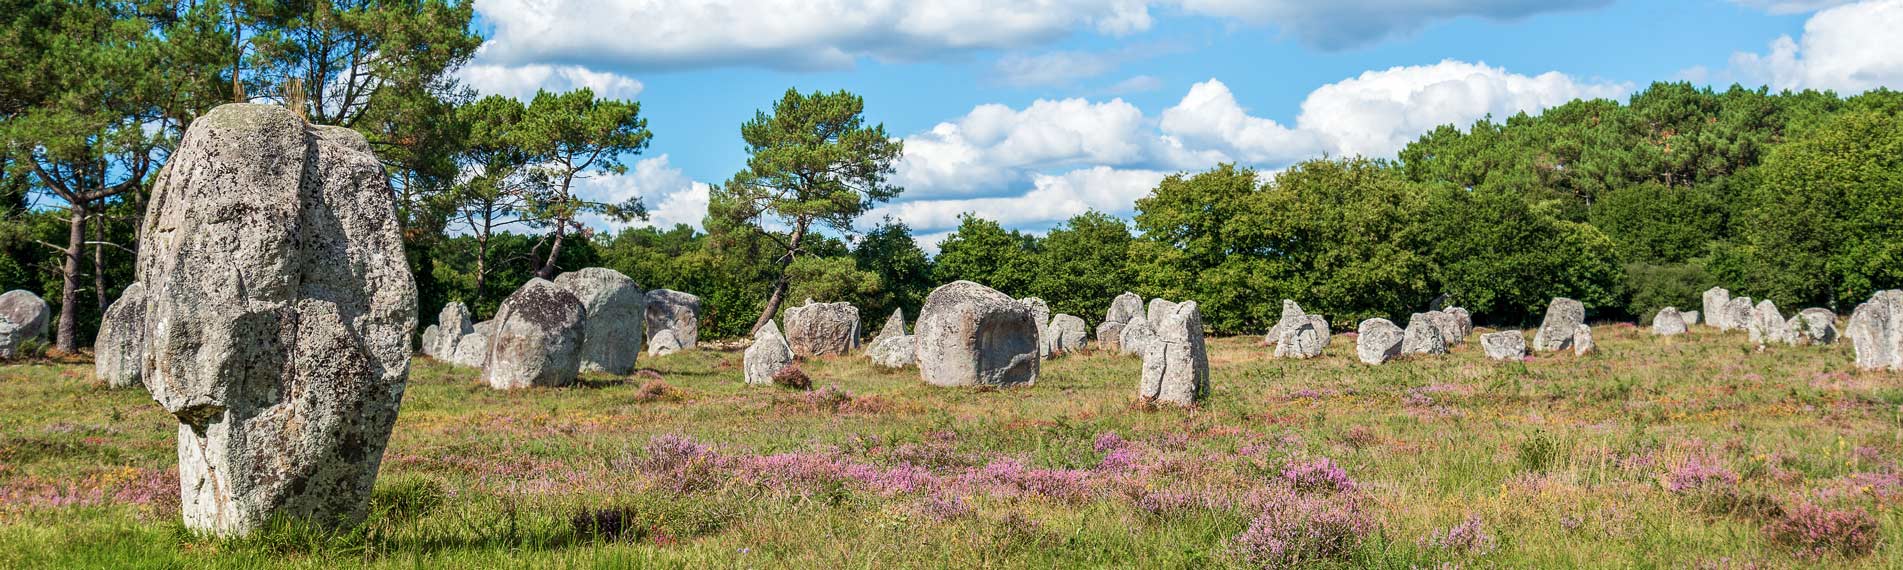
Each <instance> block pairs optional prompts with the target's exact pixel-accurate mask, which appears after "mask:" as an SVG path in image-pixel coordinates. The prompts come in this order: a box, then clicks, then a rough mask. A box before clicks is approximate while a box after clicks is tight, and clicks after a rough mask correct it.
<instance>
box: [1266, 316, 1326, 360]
mask: <svg viewBox="0 0 1903 570" xmlns="http://www.w3.org/2000/svg"><path fill="white" fill-rule="evenodd" d="M1276 326H1282V325H1276ZM1328 336H1329V335H1328V320H1327V319H1324V318H1322V316H1321V315H1302V316H1300V317H1296V318H1295V320H1294V321H1293V322H1290V323H1288V326H1285V327H1282V334H1281V337H1280V338H1277V339H1276V341H1275V357H1276V358H1295V359H1305V358H1314V357H1317V356H1321V355H1322V349H1325V348H1328Z"/></svg>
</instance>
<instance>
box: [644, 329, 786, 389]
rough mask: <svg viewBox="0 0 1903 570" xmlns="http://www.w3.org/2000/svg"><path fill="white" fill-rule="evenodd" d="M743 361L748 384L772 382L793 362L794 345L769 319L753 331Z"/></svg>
mask: <svg viewBox="0 0 1903 570" xmlns="http://www.w3.org/2000/svg"><path fill="white" fill-rule="evenodd" d="M669 336H672V335H669ZM742 361H743V363H744V364H745V366H744V367H743V368H745V374H746V380H747V383H748V384H753V385H756V386H764V385H767V384H772V383H773V373H775V372H779V371H780V369H781V368H786V367H787V366H790V365H792V364H793V347H792V346H791V345H789V344H787V342H786V336H784V335H781V334H780V325H779V324H778V323H775V322H773V321H770V320H769V321H767V322H766V326H763V327H760V330H757V331H753V346H749V347H747V352H746V354H745V355H744V357H743V358H742Z"/></svg>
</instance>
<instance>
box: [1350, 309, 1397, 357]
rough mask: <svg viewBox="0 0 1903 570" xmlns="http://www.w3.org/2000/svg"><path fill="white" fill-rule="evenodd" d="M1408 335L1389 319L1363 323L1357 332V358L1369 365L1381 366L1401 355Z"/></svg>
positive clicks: (1369, 320)
mask: <svg viewBox="0 0 1903 570" xmlns="http://www.w3.org/2000/svg"><path fill="white" fill-rule="evenodd" d="M1406 337H1407V333H1406V332H1404V331H1402V330H1401V327H1397V326H1394V322H1393V321H1389V320H1387V319H1368V320H1365V321H1361V326H1360V328H1358V329H1356V330H1355V357H1357V358H1360V359H1361V361H1362V362H1364V363H1367V364H1381V363H1384V362H1387V361H1389V360H1393V359H1394V357H1396V356H1400V355H1401V345H1402V344H1404V341H1405V340H1406Z"/></svg>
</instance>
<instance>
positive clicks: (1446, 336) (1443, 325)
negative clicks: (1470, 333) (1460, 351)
mask: <svg viewBox="0 0 1903 570" xmlns="http://www.w3.org/2000/svg"><path fill="white" fill-rule="evenodd" d="M1422 315H1423V316H1425V317H1426V318H1427V323H1428V324H1430V325H1434V332H1438V333H1440V339H1441V342H1444V343H1446V344H1447V346H1448V348H1452V347H1454V346H1458V345H1460V344H1461V343H1464V342H1466V336H1467V333H1466V332H1464V331H1462V330H1461V327H1460V320H1459V319H1457V318H1455V317H1454V315H1453V314H1452V313H1449V312H1447V311H1445V310H1441V311H1428V312H1426V313H1422Z"/></svg>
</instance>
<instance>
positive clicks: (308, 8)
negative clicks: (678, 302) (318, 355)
mask: <svg viewBox="0 0 1903 570" xmlns="http://www.w3.org/2000/svg"><path fill="white" fill-rule="evenodd" d="M472 14H473V11H472V9H471V6H470V4H469V3H468V2H464V1H441V0H419V1H411V2H325V3H315V4H310V3H283V2H258V1H250V0H223V1H220V0H214V1H209V2H193V3H165V2H113V1H107V0H87V1H79V2H57V3H49V2H30V1H21V0H0V254H4V257H0V289H13V288H24V289H29V290H32V291H35V292H37V293H39V294H40V295H41V296H42V297H44V298H46V299H47V301H48V302H49V303H52V304H53V305H55V307H56V311H57V315H58V317H57V318H56V321H58V324H57V330H58V331H59V333H60V334H59V335H58V336H59V339H60V340H61V341H62V342H61V344H62V348H68V349H71V348H80V347H84V346H85V345H88V344H90V343H91V338H92V336H93V334H94V331H95V330H96V329H97V327H98V323H97V321H98V318H99V315H100V314H101V313H102V312H103V310H104V308H105V307H106V306H107V304H109V303H110V302H111V301H112V300H113V299H114V298H115V297H116V296H117V294H118V292H119V291H121V290H122V289H123V288H124V287H125V286H126V285H127V284H129V283H130V282H131V280H132V279H133V275H132V265H133V262H134V259H135V256H136V247H137V243H136V238H137V224H138V221H139V220H140V219H141V217H142V216H143V214H144V212H143V209H144V198H145V195H146V194H147V193H148V192H149V191H150V185H151V183H152V181H153V180H154V179H155V178H156V174H157V172H158V171H159V170H160V169H161V168H162V167H163V165H164V161H165V159H166V157H167V156H169V153H170V151H171V149H173V148H174V147H175V146H176V144H177V141H178V138H179V137H180V136H181V135H182V133H183V132H184V129H185V128H186V126H187V125H189V124H190V121H191V120H192V118H193V117H196V116H198V115H200V114H202V113H203V112H205V111H206V110H209V109H210V108H211V107H213V106H216V105H218V104H221V103H225V102H229V101H233V100H243V101H255V102H273V103H278V104H284V105H287V106H291V107H293V108H295V109H297V110H299V111H300V112H301V113H302V114H303V115H304V116H306V117H309V118H310V119H311V120H312V121H314V122H320V123H332V124H340V125H345V126H349V127H352V128H355V129H358V130H359V131H361V132H363V133H364V134H365V135H366V136H367V137H368V138H369V140H370V141H371V142H372V144H373V146H374V147H375V148H376V149H377V151H378V153H379V156H380V157H381V158H382V160H383V161H384V163H385V165H386V167H387V170H388V172H389V175H390V179H391V182H392V188H393V190H394V191H395V192H396V193H397V195H398V196H397V197H398V207H399V211H398V217H399V221H400V222H401V223H402V224H403V226H404V230H405V231H404V237H405V248H406V250H407V252H408V254H409V256H410V265H411V267H412V268H414V270H415V271H416V277H417V282H418V286H419V297H420V299H419V301H420V305H421V306H420V312H421V313H423V315H422V318H423V322H429V320H430V318H431V315H433V314H434V313H435V311H436V308H437V307H440V306H442V304H443V303H445V302H448V301H454V300H460V301H464V302H467V303H469V304H470V305H471V306H472V307H473V308H474V309H475V312H476V314H477V317H478V318H486V317H488V316H490V315H492V314H493V313H494V311H495V309H496V307H497V306H498V305H499V304H500V303H501V302H502V301H503V299H505V298H506V297H507V296H508V295H509V293H510V292H511V291H513V290H515V289H516V288H518V287H520V286H521V284H522V283H523V282H525V281H526V280H528V279H530V278H531V277H533V276H536V275H538V274H539V275H541V276H544V277H547V276H551V275H553V274H554V273H557V272H559V271H564V270H569V269H576V268H581V267H587V266H595V265H599V266H606V267H610V268H613V269H616V270H619V271H621V272H623V273H625V274H627V275H628V276H630V277H632V278H634V279H635V281H636V282H637V283H639V284H640V285H641V286H643V287H646V288H669V289H676V290H681V291H687V292H691V293H694V294H696V295H699V296H701V297H702V299H703V301H704V303H705V307H704V308H705V310H704V312H703V316H704V318H705V322H704V323H702V326H703V330H706V331H708V333H709V335H710V336H713V337H726V336H742V335H746V334H748V333H749V332H750V331H751V330H752V329H753V327H755V326H757V324H758V323H760V322H763V319H767V318H773V317H776V316H778V315H780V314H782V312H783V311H784V309H785V308H786V307H787V306H791V305H794V304H797V303H800V302H803V301H804V300H805V299H807V298H811V299H814V300H818V301H846V302H850V303H853V304H854V305H856V306H858V307H859V308H860V314H861V316H862V317H863V318H864V319H865V320H866V322H867V325H868V326H867V329H868V330H871V329H872V328H873V327H874V326H876V325H877V324H878V323H879V321H882V320H883V319H884V318H885V316H886V315H889V314H891V312H892V311H894V310H904V311H906V312H907V314H908V315H912V316H916V314H917V310H918V307H919V305H920V304H921V303H922V302H923V300H924V298H925V296H926V295H927V294H928V293H929V292H930V291H931V289H932V288H933V287H934V286H936V285H939V284H942V283H945V282H948V281H951V280H956V279H966V280H971V281H976V282H979V283H983V284H986V285H989V286H992V287H995V288H997V289H999V290H1002V291H1004V292H1005V293H1007V294H1010V295H1012V296H1014V297H1026V296H1037V297H1040V298H1043V299H1044V300H1045V301H1046V302H1048V303H1049V304H1050V305H1051V307H1052V309H1053V311H1054V312H1057V313H1068V314H1073V315H1077V316H1080V317H1083V318H1084V319H1085V320H1086V322H1087V323H1088V325H1089V326H1093V327H1094V326H1095V325H1096V324H1097V322H1096V321H1097V320H1098V319H1100V318H1101V315H1102V314H1103V312H1104V310H1105V309H1106V308H1107V305H1108V303H1109V301H1110V299H1111V298H1112V297H1114V296H1115V295H1117V294H1118V293H1121V292H1124V291H1134V292H1136V293H1139V294H1142V295H1144V296H1146V297H1165V298H1170V299H1194V300H1197V301H1199V302H1200V303H1201V305H1202V308H1203V311H1204V317H1205V323H1206V324H1207V326H1208V327H1209V328H1210V329H1211V330H1213V331H1214V332H1217V333H1221V334H1241V333H1259V332H1261V331H1263V330H1265V329H1267V328H1268V327H1269V326H1270V325H1271V324H1272V323H1273V322H1274V320H1275V319H1276V318H1277V316H1278V315H1279V313H1280V301H1281V300H1282V299H1285V298H1287V299H1294V300H1297V301H1299V302H1300V303H1301V304H1302V305H1303V306H1304V307H1305V308H1307V309H1308V310H1310V311H1314V312H1319V313H1321V314H1323V315H1326V316H1328V317H1329V318H1330V320H1331V321H1332V322H1333V323H1335V327H1336V328H1337V329H1338V330H1339V329H1347V328H1352V327H1353V326H1354V324H1355V322H1356V321H1359V320H1361V319H1364V318H1368V317H1388V318H1393V319H1405V318H1406V317H1407V316H1408V314H1410V313H1412V312H1416V311H1421V310H1424V309H1426V308H1428V307H1430V306H1431V305H1433V304H1434V303H1435V302H1436V301H1437V300H1438V301H1440V302H1445V303H1452V304H1458V305H1461V306H1465V307H1467V308H1468V309H1470V310H1471V311H1473V312H1474V313H1475V315H1476V317H1477V318H1478V319H1480V320H1481V321H1482V322H1489V323H1494V324H1501V325H1519V324H1525V323H1529V322H1531V321H1534V320H1537V319H1538V318H1539V316H1540V313H1541V311H1543V310H1544V307H1545V306H1546V304H1547V302H1548V301H1549V300H1550V299H1551V298H1552V297H1555V296H1568V297H1573V298H1576V299H1579V300H1580V301H1582V302H1584V303H1585V304H1586V306H1587V307H1588V309H1589V311H1591V313H1592V314H1593V315H1594V316H1595V317H1597V318H1624V319H1633V318H1638V319H1643V318H1645V317H1647V316H1649V315H1650V314H1651V313H1652V312H1653V311H1655V310H1657V309H1658V308H1659V307H1662V306H1666V305H1676V306H1679V307H1691V306H1695V305H1697V304H1698V300H1699V298H1698V296H1699V293H1700V292H1701V291H1702V290H1703V289H1705V288H1707V287H1710V286H1713V285H1723V286H1726V287H1728V288H1730V289H1731V290H1732V291H1733V292H1734V293H1737V294H1741V295H1749V296H1752V297H1756V298H1769V299H1772V300H1774V301H1776V302H1777V303H1778V304H1779V305H1780V306H1784V307H1794V308H1795V307H1807V306H1822V307H1827V308H1831V309H1833V310H1836V311H1838V312H1840V313H1841V312H1845V311H1848V310H1849V309H1850V308H1851V307H1853V306H1854V305H1855V303H1857V302H1858V301H1860V300H1862V299H1864V298H1866V297H1868V296H1869V295H1870V294H1871V293H1872V292H1874V291H1876V290H1880V289H1885V288H1894V287H1899V286H1903V158H1899V157H1903V125H1900V124H1899V118H1900V117H1899V114H1903V95H1900V94H1898V93H1896V92H1892V91H1887V90H1876V91H1871V92H1868V93H1864V94H1861V95H1856V96H1852V97H1840V96H1838V95H1836V94H1832V93H1819V92H1811V91H1805V92H1795V93H1793V92H1783V93H1773V92H1770V91H1769V90H1767V89H1746V88H1742V87H1732V88H1730V89H1726V90H1723V91H1714V90H1710V89H1703V88H1698V87H1694V86H1692V85H1690V84H1685V83H1659V84H1654V85H1651V86H1649V87H1647V88H1645V89H1643V90H1641V91H1639V92H1637V93H1635V94H1633V95H1632V96H1631V97H1630V98H1629V99H1628V100H1627V101H1624V102H1620V101H1612V100H1580V101H1573V102H1570V103H1567V104H1564V105H1560V106H1558V107H1554V108H1550V109H1546V110H1544V111H1543V112H1541V113H1540V114H1538V115H1532V114H1524V113H1522V114H1517V115H1514V116H1511V117H1505V118H1504V119H1501V120H1494V119H1493V118H1488V119H1485V120H1481V121H1479V122H1476V123H1475V124H1472V125H1445V126H1442V127H1439V128H1436V129H1434V130H1433V131H1431V132H1428V133H1424V134H1422V136H1421V137H1420V138H1419V139H1418V140H1416V141H1415V142H1413V143H1412V144H1409V145H1408V146H1407V147H1406V148H1404V149H1402V150H1401V151H1400V152H1399V153H1398V155H1397V156H1395V157H1366V158H1363V157H1354V158H1323V159H1317V160H1311V161H1307V162H1302V163H1299V164H1295V165H1292V166H1290V167H1288V168H1287V169H1285V170H1282V171H1279V172H1273V173H1271V172H1263V171H1257V170H1254V169H1251V168H1248V167H1244V166H1240V165H1232V164H1226V165H1220V166H1217V167H1215V168H1212V169H1209V170H1207V171H1203V172H1182V173H1177V174H1175V175H1172V176H1170V177H1168V178H1166V179H1165V180H1163V181H1162V182H1161V183H1160V184H1159V185H1158V186H1157V187H1156V188H1155V189H1154V190H1153V191H1152V192H1151V193H1150V194H1149V195H1148V196H1146V197H1144V198H1142V199H1140V200H1138V201H1137V203H1136V208H1135V213H1134V216H1132V217H1131V218H1129V219H1127V220H1125V219H1118V218H1116V217H1113V216H1111V215H1107V214H1104V213H1099V212H1087V213H1084V214H1081V215H1078V216H1075V217H1073V218H1071V219H1070V220H1068V221H1066V222H1064V223H1061V224H1058V225H1056V226H1055V227H1052V228H1050V229H1049V230H1048V231H1046V232H1041V233H1040V232H1036V231H1024V230H1021V229H1013V228H1007V227H1005V226H1003V225H1000V224H999V223H997V222H995V221H992V220H987V219H983V218H981V217H977V216H973V215H966V216H965V217H964V218H963V219H962V220H961V222H960V224H959V226H958V227H957V228H956V230H955V231H953V232H951V233H949V234H948V235H947V236H946V237H945V238H944V239H943V240H942V242H941V243H937V244H919V243H917V242H915V240H914V239H913V237H912V236H911V231H912V228H909V227H907V226H906V225H904V224H903V223H901V222H897V221H894V220H891V219H887V220H884V221H883V222H881V223H878V224H876V225H874V226H873V227H870V228H866V227H856V224H860V225H863V224H864V223H865V222H866V220H864V219H863V218H864V217H865V216H866V214H867V212H869V211H871V209H872V208H873V207H874V206H876V205H878V204H879V203H882V202H886V201H890V200H892V199H894V198H896V197H898V196H899V195H900V194H901V193H902V192H903V190H904V189H903V188H900V187H898V186H896V185H894V184H893V183H892V182H891V181H890V180H889V178H890V175H891V174H892V173H893V172H894V164H895V161H897V160H898V158H899V157H900V155H901V153H902V152H903V145H902V144H901V141H899V140H898V139H894V138H893V137H891V136H890V135H889V134H888V133H886V131H885V128H884V126H883V125H881V124H879V123H877V122H876V121H874V120H871V119H869V118H868V117H866V116H865V107H866V105H865V101H864V100H863V99H861V98H860V97H859V96H858V95H855V94H852V93H849V92H844V91H838V92H830V93H829V92H809V93H802V92H800V91H799V90H797V89H789V90H787V91H786V93H785V94H784V95H783V96H782V97H780V98H779V99H777V100H775V101H770V102H766V103H768V105H767V107H766V108H763V109H761V110H760V111H759V112H758V113H756V114H755V116H754V117H753V118H752V119H751V120H748V121H746V122H745V123H744V124H742V125H740V126H739V131H740V132H739V133H738V135H739V140H740V141H741V142H743V143H744V144H745V148H746V150H747V152H748V155H749V156H748V159H747V164H746V166H745V167H744V168H743V169H741V170H739V171H738V172H736V173H735V174H734V175H733V177H732V178H731V179H729V180H727V181H725V182H724V183H722V184H720V185H718V186H716V187H714V188H713V189H712V191H711V192H710V198H709V202H710V204H709V209H708V215H707V216H706V218H705V219H704V220H702V225H703V226H704V229H696V228H693V227H689V226H677V227H672V228H653V227H634V226H640V225H641V224H630V223H629V222H634V221H635V220H637V219H639V218H642V217H643V216H644V211H645V209H644V208H643V206H644V205H643V204H642V203H640V202H639V201H638V200H628V201H623V202H618V203H607V202H600V201H596V199H595V198H592V197H590V195H588V194H585V193H583V192H581V191H580V190H579V189H578V187H577V186H576V185H575V182H576V180H577V179H578V178H581V177H585V176H595V175H603V174H613V173H620V172H624V171H625V170H626V166H627V164H628V161H630V160H632V159H634V158H635V157H636V156H638V154H639V153H640V152H641V151H642V150H644V149H645V148H646V146H647V145H648V143H649V142H650V141H651V140H652V139H653V137H656V136H660V137H665V136H666V133H653V132H650V131H649V130H648V129H647V122H646V119H645V118H644V117H643V115H642V111H643V109H641V108H640V105H639V104H638V103H636V102H633V101H619V100H614V99H612V98H604V97H598V96H596V95H595V94H594V93H592V92H590V91H589V90H587V89H578V90H575V91H569V92H563V93H551V92H542V93H538V94H537V95H535V96H534V97H532V98H531V99H530V100H527V101H523V100H516V99H511V98H506V97H498V96H490V97H483V98H477V97H475V96H474V95H473V93H471V92H470V90H469V89H468V88H467V87H466V86H463V85H459V84H458V83H457V81H456V80H455V79H454V78H455V74H454V72H455V70H456V69H457V68H458V67H459V66H461V65H463V64H464V63H466V62H467V61H468V59H469V58H470V56H471V55H472V54H473V53H474V50H475V49H476V47H477V46H479V45H480V43H481V40H482V38H481V37H480V36H479V35H477V34H476V33H475V32H474V31H473V29H472V27H471V26H470V20H471V18H472ZM609 227H620V228H623V229H618V230H612V231H610V230H608V229H607V228H609ZM921 245H923V246H924V248H923V249H922V248H921ZM932 246H937V249H938V252H937V254H936V255H928V254H927V253H926V250H927V249H930V248H931V247H932ZM68 341H70V342H68Z"/></svg>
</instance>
